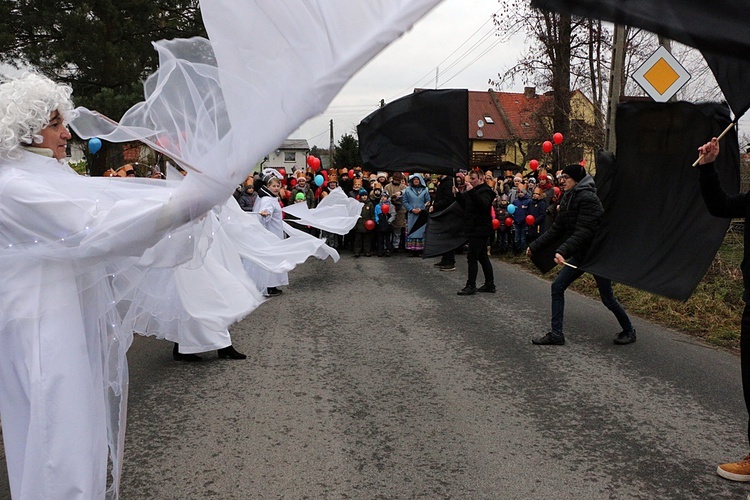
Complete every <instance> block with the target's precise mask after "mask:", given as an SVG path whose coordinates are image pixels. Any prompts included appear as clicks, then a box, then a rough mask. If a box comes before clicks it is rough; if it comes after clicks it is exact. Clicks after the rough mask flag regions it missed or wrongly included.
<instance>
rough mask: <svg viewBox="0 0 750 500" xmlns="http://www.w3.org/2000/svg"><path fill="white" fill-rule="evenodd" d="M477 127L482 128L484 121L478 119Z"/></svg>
mask: <svg viewBox="0 0 750 500" xmlns="http://www.w3.org/2000/svg"><path fill="white" fill-rule="evenodd" d="M477 126H478V127H479V128H482V127H484V120H481V119H480V120H479V121H478V122H477Z"/></svg>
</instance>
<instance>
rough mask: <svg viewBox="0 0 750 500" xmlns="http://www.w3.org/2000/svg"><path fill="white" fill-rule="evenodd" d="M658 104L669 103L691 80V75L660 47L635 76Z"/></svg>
mask: <svg viewBox="0 0 750 500" xmlns="http://www.w3.org/2000/svg"><path fill="white" fill-rule="evenodd" d="M633 79H634V80H635V81H636V82H638V85H640V86H641V87H642V88H643V90H645V91H646V93H647V94H648V95H649V96H651V98H652V99H653V100H654V101H656V102H667V101H668V100H670V99H671V98H672V96H674V95H675V94H676V93H677V91H679V90H680V89H681V88H682V87H683V86H685V84H686V83H687V82H688V81H689V80H690V73H688V72H687V70H686V69H685V68H683V67H682V65H681V64H680V63H679V62H678V61H677V59H675V57H674V56H673V55H672V54H670V53H669V51H668V50H667V49H665V48H664V47H659V48H658V49H657V50H656V52H654V53H653V54H651V57H649V58H648V59H647V60H646V62H644V63H643V64H642V65H641V67H640V68H638V69H637V70H636V71H635V73H634V74H633Z"/></svg>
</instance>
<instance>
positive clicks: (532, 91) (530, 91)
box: [523, 87, 536, 99]
mask: <svg viewBox="0 0 750 500" xmlns="http://www.w3.org/2000/svg"><path fill="white" fill-rule="evenodd" d="M523 96H524V97H525V98H526V99H533V98H534V97H536V87H524V88H523Z"/></svg>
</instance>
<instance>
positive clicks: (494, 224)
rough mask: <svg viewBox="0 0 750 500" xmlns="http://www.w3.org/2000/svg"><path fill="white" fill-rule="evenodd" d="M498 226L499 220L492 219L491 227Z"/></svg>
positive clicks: (496, 227)
mask: <svg viewBox="0 0 750 500" xmlns="http://www.w3.org/2000/svg"><path fill="white" fill-rule="evenodd" d="M499 227H500V221H499V220H497V219H492V229H498V228H499Z"/></svg>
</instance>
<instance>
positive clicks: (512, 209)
mask: <svg viewBox="0 0 750 500" xmlns="http://www.w3.org/2000/svg"><path fill="white" fill-rule="evenodd" d="M508 213H509V214H510V215H513V214H514V213H516V206H515V205H508Z"/></svg>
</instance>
